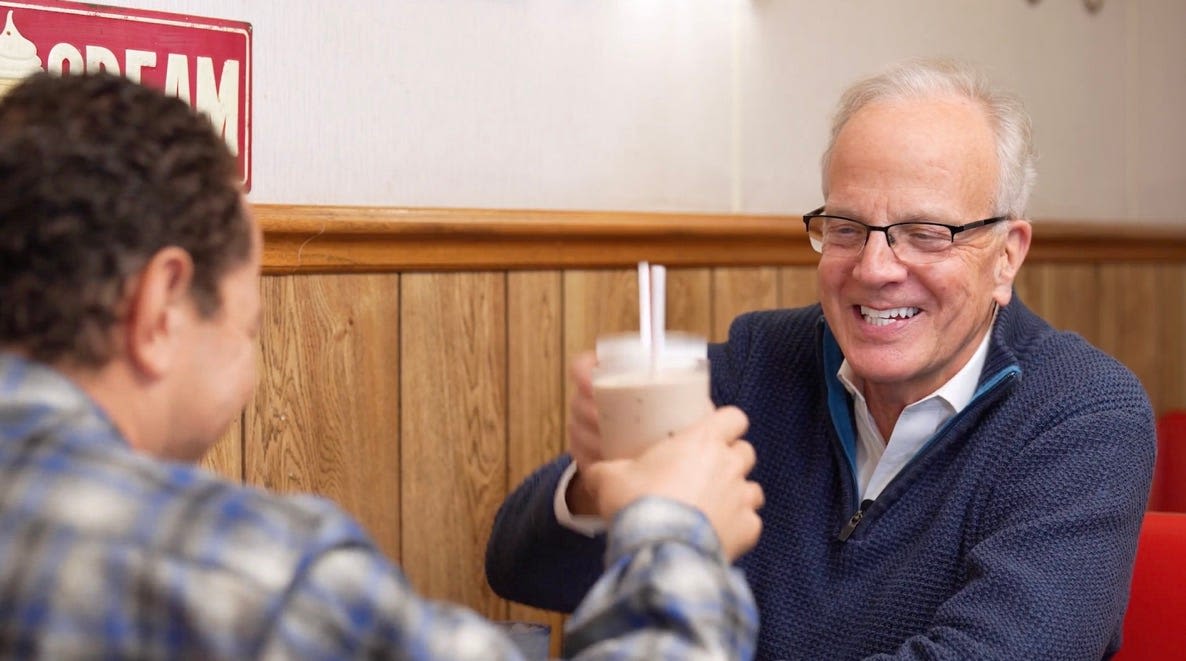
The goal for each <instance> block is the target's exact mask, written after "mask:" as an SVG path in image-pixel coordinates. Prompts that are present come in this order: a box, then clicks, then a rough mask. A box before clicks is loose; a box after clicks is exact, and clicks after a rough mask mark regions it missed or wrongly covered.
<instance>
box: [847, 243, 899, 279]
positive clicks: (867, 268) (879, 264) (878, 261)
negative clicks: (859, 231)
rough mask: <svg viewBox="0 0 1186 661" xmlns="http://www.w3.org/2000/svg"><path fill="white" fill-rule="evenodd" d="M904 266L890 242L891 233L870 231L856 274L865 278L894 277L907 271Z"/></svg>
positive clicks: (858, 260) (858, 261)
mask: <svg viewBox="0 0 1186 661" xmlns="http://www.w3.org/2000/svg"><path fill="white" fill-rule="evenodd" d="M903 267H904V265H903V264H902V261H901V260H899V259H898V256H897V255H896V254H895V253H894V250H893V248H892V247H891V246H890V244H889V235H888V234H886V233H885V232H875V231H873V232H869V238H868V239H867V240H866V241H865V247H864V248H863V249H862V250H861V254H860V257H859V259H857V265H856V275H857V276H858V277H862V278H865V279H885V278H891V279H892V278H894V277H900V276H901V274H902V273H904V272H905V269H904V268H903Z"/></svg>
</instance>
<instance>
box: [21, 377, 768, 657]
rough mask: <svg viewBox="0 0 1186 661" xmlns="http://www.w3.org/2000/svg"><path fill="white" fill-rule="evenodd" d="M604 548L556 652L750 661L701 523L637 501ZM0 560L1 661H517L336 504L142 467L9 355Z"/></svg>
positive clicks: (50, 380) (742, 619)
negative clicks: (422, 591) (408, 572)
mask: <svg viewBox="0 0 1186 661" xmlns="http://www.w3.org/2000/svg"><path fill="white" fill-rule="evenodd" d="M612 540H613V541H612V543H611V547H610V551H609V554H608V558H607V560H608V563H609V566H610V571H609V572H607V574H606V576H605V577H604V578H603V579H602V580H601V582H599V583H598V584H597V586H595V588H594V590H593V592H592V593H591V594H590V596H589V597H588V598H586V600H585V603H584V604H583V605H582V607H581V609H580V610H578V612H577V613H575V614H574V616H573V617H572V618H571V619H570V620H569V624H568V627H567V632H566V635H567V640H566V648H565V649H566V653H568V654H571V655H573V656H577V657H580V658H607V659H609V658H639V659H701V658H703V659H709V658H711V659H748V658H750V657H752V655H753V644H754V638H755V636H756V634H757V613H756V610H755V607H754V602H753V598H752V595H751V594H750V592H749V588H748V587H747V586H746V583H745V580H744V578H743V577H742V576H741V575H740V574H739V573H738V572H737V571H736V570H733V569H730V568H729V567H728V566H727V565H726V564H725V563H724V561H723V560H722V558H721V555H720V550H719V546H718V542H717V539H716V536H715V535H714V534H713V532H712V529H711V527H710V526H709V525H708V523H707V521H706V520H705V519H704V517H703V516H702V515H700V514H699V513H698V512H695V511H694V510H691V509H688V508H685V507H683V506H680V505H677V504H675V503H672V502H668V501H661V500H653V499H652V500H645V501H642V502H640V503H636V504H635V505H633V506H632V507H631V508H629V509H627V510H626V511H624V512H623V513H622V514H621V515H620V516H619V518H618V520H617V521H615V523H614V526H613V528H612ZM0 558H3V563H0V656H3V657H4V658H45V659H74V658H160V659H181V658H200V659H256V658H283V659H338V658H360V657H366V658H402V659H515V658H518V653H517V652H516V651H515V649H514V648H513V647H512V646H511V644H510V643H509V642H508V640H507V639H505V638H504V637H503V635H502V634H501V632H500V631H499V630H498V629H497V628H495V627H492V626H491V625H490V624H489V623H488V622H486V621H485V620H483V619H482V618H480V617H479V616H477V615H476V614H474V613H472V612H469V611H467V610H465V609H462V608H458V607H455V606H450V605H446V604H440V603H434V602H430V601H426V600H424V599H422V598H420V597H417V596H416V595H415V594H414V592H413V591H412V589H411V587H410V586H409V585H408V583H407V581H406V580H405V579H404V577H403V575H402V574H401V573H400V571H399V570H398V569H397V568H396V567H395V566H393V565H392V564H391V563H390V562H389V561H387V560H386V559H385V558H384V557H383V556H382V555H381V554H380V553H379V552H378V551H377V550H376V548H375V547H374V545H373V544H372V543H371V542H370V540H369V539H368V538H367V536H366V534H365V533H364V532H363V531H362V530H361V529H360V528H359V527H358V526H357V525H356V524H355V523H354V522H353V521H352V520H351V519H350V518H349V517H348V516H346V515H345V514H343V513H342V512H341V511H340V510H339V509H337V508H336V507H335V506H333V505H332V504H330V503H328V502H326V501H324V500H320V499H317V498H313V497H281V496H278V495H273V494H269V493H266V492H264V491H260V490H257V489H252V488H248V487H243V486H240V485H236V484H232V483H229V482H226V481H223V480H221V479H219V478H217V477H216V476H214V475H211V474H209V473H206V472H204V471H202V470H200V469H197V468H195V467H192V466H188V465H182V464H169V463H162V462H159V461H156V460H154V459H152V458H149V457H146V456H144V455H141V454H138V453H136V452H134V451H132V450H131V449H130V448H129V447H128V445H127V443H126V442H125V441H124V440H123V438H122V437H121V436H120V434H119V432H118V431H117V430H116V429H115V427H114V426H113V425H112V423H111V421H110V420H109V419H108V418H107V417H106V416H105V415H104V413H103V412H102V411H101V410H100V409H99V408H97V406H96V405H95V404H94V402H93V401H92V400H90V399H89V398H88V397H87V396H86V395H85V394H84V393H83V392H82V391H81V390H79V389H78V388H77V387H76V386H75V385H74V384H73V383H72V382H70V381H69V380H67V379H66V378H65V377H63V376H61V375H60V374H59V373H57V372H55V371H52V370H50V369H47V368H45V367H43V366H40V365H37V364H36V363H32V362H28V361H25V360H23V359H21V358H18V357H15V356H11V355H6V354H0Z"/></svg>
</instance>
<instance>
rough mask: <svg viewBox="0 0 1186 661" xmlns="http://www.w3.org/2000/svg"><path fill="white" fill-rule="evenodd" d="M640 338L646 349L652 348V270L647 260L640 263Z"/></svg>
mask: <svg viewBox="0 0 1186 661" xmlns="http://www.w3.org/2000/svg"><path fill="white" fill-rule="evenodd" d="M638 339H639V341H640V342H642V346H643V348H644V349H650V348H651V271H650V266H649V265H648V264H647V263H646V262H639V263H638Z"/></svg>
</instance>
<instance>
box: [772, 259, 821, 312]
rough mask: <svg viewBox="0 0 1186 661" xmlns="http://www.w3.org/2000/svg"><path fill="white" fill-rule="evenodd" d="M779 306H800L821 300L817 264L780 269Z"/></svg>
mask: <svg viewBox="0 0 1186 661" xmlns="http://www.w3.org/2000/svg"><path fill="white" fill-rule="evenodd" d="M778 279H779V282H778V306H779V307H782V308H800V307H803V306H805V305H813V304H815V303H818V302H819V290H818V283H819V275H818V272H817V269H816V265H815V264H811V265H810V266H784V267H782V268H780V269H778Z"/></svg>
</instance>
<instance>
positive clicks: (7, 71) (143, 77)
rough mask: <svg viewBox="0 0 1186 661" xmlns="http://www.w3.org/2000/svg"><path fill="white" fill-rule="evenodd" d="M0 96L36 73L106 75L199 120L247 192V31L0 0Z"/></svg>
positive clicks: (46, 1)
mask: <svg viewBox="0 0 1186 661" xmlns="http://www.w3.org/2000/svg"><path fill="white" fill-rule="evenodd" d="M0 21H4V31H3V33H0V93H3V91H5V90H7V88H8V87H11V86H12V85H15V84H16V82H17V81H19V79H20V78H22V77H23V76H25V75H28V74H30V73H33V72H34V71H37V70H39V69H41V70H45V71H49V72H51V73H56V74H62V75H69V74H71V73H82V72H95V71H100V70H104V71H108V72H110V73H114V74H119V75H122V76H126V77H128V78H130V79H131V80H134V81H136V82H141V83H144V84H145V85H150V86H152V87H156V88H159V89H163V90H165V92H166V93H167V94H170V95H172V96H176V97H178V98H180V99H182V100H184V101H187V102H188V103H189V104H190V105H191V106H193V107H194V108H196V109H197V110H199V111H201V112H202V113H204V114H205V115H206V116H207V117H209V118H210V120H211V122H212V123H213V124H214V128H215V130H216V131H218V133H219V134H220V135H222V137H223V138H224V139H225V140H226V142H227V145H228V146H229V147H230V148H231V151H232V152H233V153H234V154H235V156H236V157H237V158H238V159H239V173H240V175H241V176H242V180H243V187H244V189H246V190H250V189H251V24H250V23H243V22H239V21H225V20H221V19H214V18H200V17H197V16H188V15H185V14H167V13H164V12H154V11H142V10H138V9H123V8H119V7H104V6H101V5H93V4H89V3H77V2H57V1H53V0H30V1H28V2H7V1H5V0H0Z"/></svg>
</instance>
